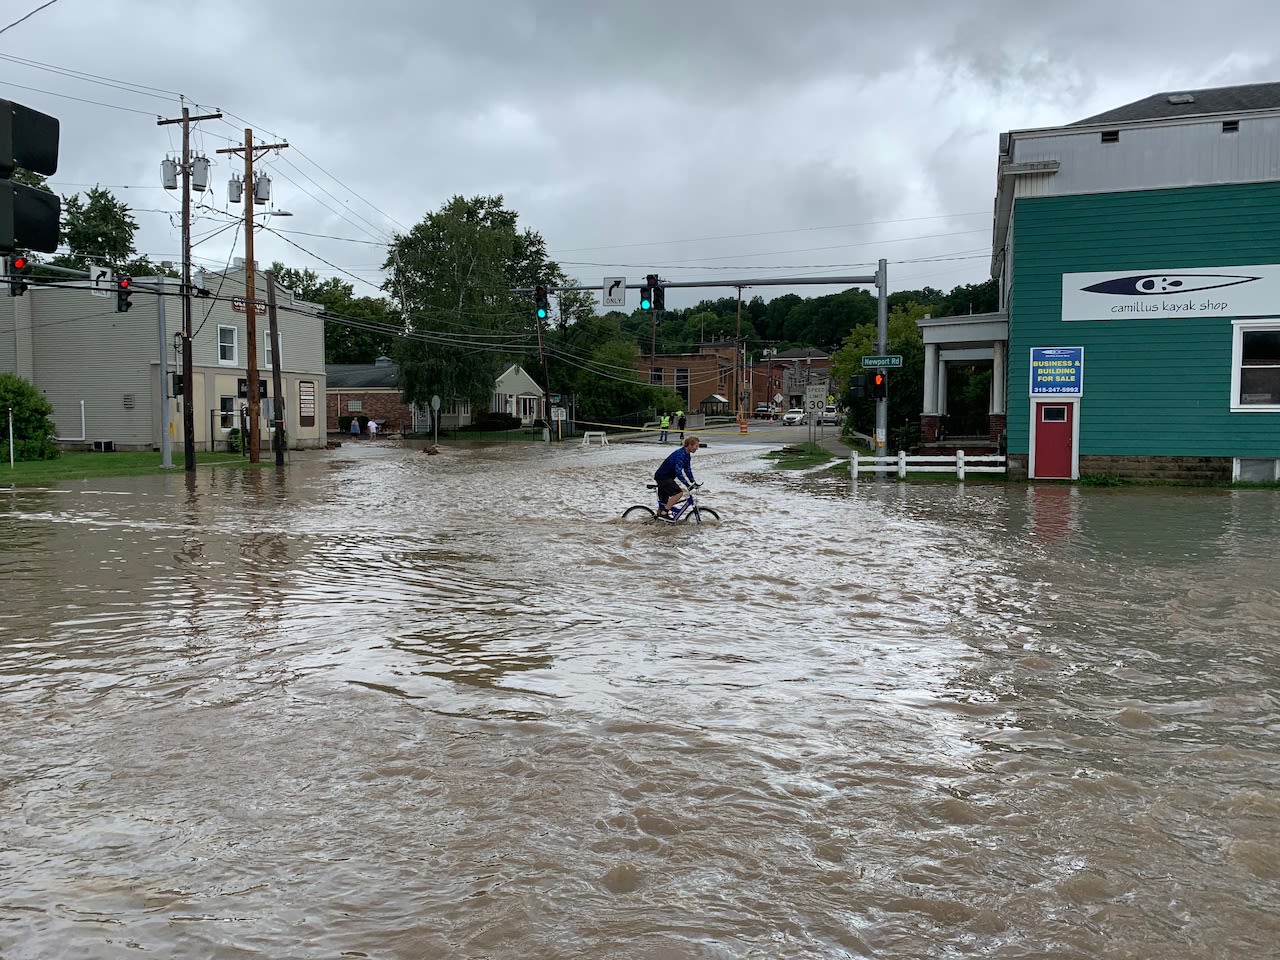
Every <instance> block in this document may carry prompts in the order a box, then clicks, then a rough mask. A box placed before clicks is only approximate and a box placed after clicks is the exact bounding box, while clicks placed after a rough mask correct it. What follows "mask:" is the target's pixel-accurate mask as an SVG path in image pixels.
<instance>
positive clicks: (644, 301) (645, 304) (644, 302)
mask: <svg viewBox="0 0 1280 960" xmlns="http://www.w3.org/2000/svg"><path fill="white" fill-rule="evenodd" d="M652 307H653V303H652V302H651V301H650V300H649V298H648V297H641V298H640V309H641V310H649V309H652Z"/></svg>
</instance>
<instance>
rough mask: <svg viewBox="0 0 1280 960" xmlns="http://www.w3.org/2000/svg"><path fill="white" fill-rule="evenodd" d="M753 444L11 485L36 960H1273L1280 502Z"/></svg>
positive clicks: (0, 951) (30, 920)
mask: <svg viewBox="0 0 1280 960" xmlns="http://www.w3.org/2000/svg"><path fill="white" fill-rule="evenodd" d="M708 442H709V443H710V444H711V445H710V446H709V447H708V448H707V449H705V450H702V451H700V452H699V453H697V454H696V455H695V457H694V468H695V472H696V473H697V475H698V478H699V479H700V480H703V481H704V482H705V483H706V487H707V490H708V491H709V495H708V496H707V498H706V503H707V504H708V505H709V506H712V507H714V508H715V509H716V510H717V511H719V512H720V514H721V516H722V517H723V518H724V522H723V523H720V524H714V525H704V526H701V527H696V526H692V525H684V524H682V525H678V526H656V525H651V524H628V523H624V522H622V521H621V520H620V519H619V516H620V514H621V512H622V510H623V509H624V508H625V507H626V506H628V505H629V504H632V503H647V502H649V498H650V497H651V494H649V493H648V492H647V491H646V490H645V489H644V482H645V481H646V480H647V479H648V477H649V475H650V474H651V473H652V470H653V468H654V467H655V466H656V462H657V459H658V456H659V448H658V447H657V446H655V445H653V444H613V445H611V446H607V447H590V448H583V447H581V446H578V445H576V444H572V443H566V444H562V445H555V446H554V447H551V448H547V447H544V446H542V445H527V446H526V445H520V444H510V445H500V446H493V447H486V448H477V449H458V448H450V449H447V450H446V452H445V453H444V454H442V455H440V456H425V455H423V454H421V453H418V452H414V451H410V450H404V449H401V448H400V447H398V446H396V445H394V444H392V443H389V442H387V443H379V444H368V443H366V444H356V445H351V444H348V445H347V446H344V447H343V448H342V449H340V450H336V451H331V452H328V453H314V454H305V455H303V454H298V455H297V458H296V459H295V460H294V462H293V463H291V464H290V466H289V467H288V469H287V470H286V471H283V472H281V473H277V472H276V471H274V470H273V469H271V468H267V469H264V470H261V471H257V472H253V473H245V472H241V471H238V470H216V469H209V468H202V469H201V470H200V471H199V472H198V473H197V474H196V475H195V478H194V479H193V480H192V481H190V482H188V479H187V478H186V477H184V476H183V475H182V473H181V470H179V471H177V472H176V475H168V476H164V477H147V478H140V479H139V478H128V479H119V480H95V481H87V482H74V483H65V484H60V485H57V486H56V487H53V488H50V489H38V490H37V489H8V488H0V571H2V574H3V578H2V579H3V583H4V584H5V588H4V589H5V603H4V605H3V607H0V729H3V731H4V737H3V741H0V957H2V958H3V960H34V958H51V957H93V958H118V957H119V958H123V957H135V956H144V955H149V956H153V957H180V956H189V957H210V958H250V957H254V958H257V957H272V958H286V957H288V958H303V957H308V958H310V957H315V958H336V957H368V958H396V960H400V958H404V960H410V958H434V957H459V958H495V960H497V958H503V960H505V958H512V960H516V958H519V960H527V958H548V960H550V958H583V960H586V958H593V960H598V958H619V960H621V958H627V960H682V958H711V960H721V958H725V960H727V958H738V957H760V958H766V957H767V958H807V957H877V958H925V957H929V958H935V957H984V958H990V957H995V958H1024V957H1031V956H1037V957H1038V956H1045V957H1054V958H1117V960H1120V958H1124V960H1134V958H1152V960H1156V958H1160V960H1167V958H1171V957H1177V958H1182V960H1187V958H1237V957H1239V958H1252V957H1263V956H1267V955H1274V953H1273V951H1274V950H1275V944H1276V943H1277V942H1280V843H1278V842H1277V837H1280V752H1278V751H1277V735H1278V734H1280V639H1278V638H1277V634H1278V633H1280V629H1278V627H1277V624H1278V623H1280V576H1277V571H1280V537H1278V536H1277V533H1278V532H1280V494H1277V492H1276V491H1244V490H1236V491H1232V490H1191V489H1176V490H1175V489H1155V490H1147V491H1144V490H1138V489H1087V488H1070V487H1043V486H1042V487H1027V486H1021V485H1011V486H1009V487H1008V488H1006V487H1004V486H995V485H992V486H984V485H974V484H969V485H964V486H957V485H954V484H941V485H937V486H922V485H913V486H906V485H899V484H898V483H896V482H874V481H870V482H869V481H866V480H863V481H861V482H860V483H859V484H858V485H857V486H856V487H855V488H852V489H851V487H850V484H849V482H848V480H847V479H844V480H840V479H833V478H832V477H830V476H828V475H826V474H823V473H809V474H804V473H801V474H796V473H790V472H785V471H778V470H775V469H773V468H772V467H771V466H770V465H769V464H768V463H767V462H766V461H763V460H761V459H760V457H761V454H762V453H763V452H765V451H766V450H768V449H770V448H769V447H767V446H764V445H760V444H755V443H752V442H742V443H737V442H734V443H721V442H718V441H717V440H716V439H709V441H708Z"/></svg>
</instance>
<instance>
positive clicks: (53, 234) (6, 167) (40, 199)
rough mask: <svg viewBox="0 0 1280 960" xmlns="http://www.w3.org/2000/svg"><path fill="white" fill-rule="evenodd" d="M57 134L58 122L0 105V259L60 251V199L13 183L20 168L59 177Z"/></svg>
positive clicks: (9, 104)
mask: <svg viewBox="0 0 1280 960" xmlns="http://www.w3.org/2000/svg"><path fill="white" fill-rule="evenodd" d="M58 130H59V124H58V121H57V119H56V118H54V117H51V116H49V115H48V114H44V113H40V112H39V111H38V110H32V109H31V108H30V107H24V106H22V105H21V104H18V103H13V102H12V101H10V100H0V253H9V252H11V251H13V250H16V249H17V248H19V247H22V248H24V249H27V250H41V251H43V252H45V253H53V252H54V251H55V250H57V249H58V225H59V220H60V218H61V215H62V201H61V200H59V199H58V195H57V194H56V193H53V192H51V191H49V190H39V189H37V188H35V187H29V186H27V185H26V184H23V183H14V182H13V172H14V170H15V169H17V168H18V167H22V168H23V169H24V170H30V171H31V172H32V173H39V174H43V175H45V176H50V175H52V174H54V173H57V172H58Z"/></svg>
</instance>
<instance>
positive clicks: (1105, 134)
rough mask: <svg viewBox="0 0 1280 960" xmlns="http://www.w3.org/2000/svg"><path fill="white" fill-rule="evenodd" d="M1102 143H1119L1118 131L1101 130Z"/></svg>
mask: <svg viewBox="0 0 1280 960" xmlns="http://www.w3.org/2000/svg"><path fill="white" fill-rule="evenodd" d="M1102 142H1103V143H1119V142H1120V131H1119V130H1103V131H1102Z"/></svg>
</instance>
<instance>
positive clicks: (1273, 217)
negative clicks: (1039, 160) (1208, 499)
mask: <svg viewBox="0 0 1280 960" xmlns="http://www.w3.org/2000/svg"><path fill="white" fill-rule="evenodd" d="M1014 223H1015V232H1014V236H1015V237H1016V238H1017V240H1016V243H1015V247H1014V255H1013V284H1014V285H1013V297H1012V302H1011V304H1010V324H1009V327H1010V329H1009V415H1008V436H1009V450H1010V452H1012V453H1025V452H1026V451H1027V449H1028V445H1029V429H1030V428H1029V411H1030V398H1029V396H1028V392H1029V389H1028V383H1029V378H1030V351H1031V347H1033V346H1034V347H1080V346H1082V347H1084V398H1083V399H1082V400H1081V402H1080V453H1081V455H1082V456H1088V455H1098V456H1125V455H1139V456H1156V457H1160V456H1201V457H1205V456H1244V457H1249V456H1266V457H1275V456H1280V413H1257V412H1255V413H1232V412H1231V409H1230V405H1231V396H1230V394H1231V338H1232V327H1231V320H1230V318H1223V317H1213V318H1189V319H1185V320H1143V319H1136V318H1133V319H1131V318H1125V319H1117V320H1109V321H1086V322H1078V321H1077V322H1070V323H1066V322H1063V320H1062V275H1063V274H1064V273H1085V272H1091V271H1101V270H1129V269H1133V270H1149V269H1158V268H1162V267H1209V266H1212V267H1218V266H1227V265H1232V264H1266V263H1280V183H1263V184H1244V185H1231V186H1215V187H1187V188H1182V189H1176V190H1148V191H1136V192H1129V193H1111V194H1091V195H1086V196H1071V197H1041V198H1027V199H1020V200H1018V201H1017V203H1016V205H1015V208H1014ZM1275 313H1276V316H1278V317H1280V303H1277V304H1276V310H1275Z"/></svg>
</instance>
